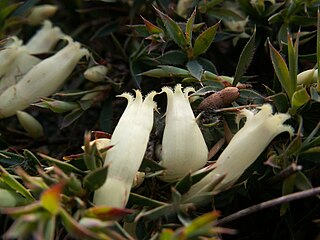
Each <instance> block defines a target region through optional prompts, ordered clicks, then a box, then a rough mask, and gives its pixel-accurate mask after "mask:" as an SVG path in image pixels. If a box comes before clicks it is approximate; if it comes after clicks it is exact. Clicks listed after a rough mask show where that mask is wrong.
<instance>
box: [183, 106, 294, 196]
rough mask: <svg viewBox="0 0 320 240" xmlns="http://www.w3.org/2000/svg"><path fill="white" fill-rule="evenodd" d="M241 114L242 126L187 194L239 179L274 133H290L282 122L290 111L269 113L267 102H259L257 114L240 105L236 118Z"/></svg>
mask: <svg viewBox="0 0 320 240" xmlns="http://www.w3.org/2000/svg"><path fill="white" fill-rule="evenodd" d="M243 116H245V117H246V123H245V125H244V127H242V128H241V129H240V130H239V131H238V132H237V133H236V134H235V135H234V137H233V138H232V139H231V141H230V143H229V145H228V146H227V147H226V149H225V150H224V151H223V152H222V153H221V155H220V157H219V158H218V160H217V161H216V163H214V164H213V167H215V168H214V170H212V171H211V172H210V173H209V174H208V175H207V176H205V177H204V178H203V179H202V180H201V181H199V182H198V183H196V184H195V185H193V186H192V187H191V189H190V190H189V192H188V193H187V194H186V196H187V197H189V196H193V195H195V194H197V193H200V192H210V191H212V190H215V191H222V190H225V189H226V188H228V187H229V186H231V185H232V184H233V183H234V182H236V181H237V180H238V179H239V177H240V176H241V175H242V174H243V172H244V171H245V170H246V169H247V168H248V167H249V166H250V165H251V164H252V163H253V162H254V161H255V160H256V159H257V158H258V156H259V155H260V154H261V153H262V152H263V151H264V150H265V149H266V147H267V146H268V145H269V144H270V142H271V141H272V140H273V139H274V138H275V137H276V136H277V135H278V134H280V133H282V132H289V134H290V135H293V128H292V127H291V126H288V125H284V124H283V123H284V122H285V121H286V120H287V119H289V118H290V115H289V114H283V113H277V114H272V107H271V105H270V104H265V105H263V106H262V107H261V110H260V111H259V112H258V113H257V114H254V113H253V112H252V111H249V110H247V109H244V110H242V111H241V114H240V115H238V118H237V120H238V121H239V120H240V118H241V117H243ZM223 175H225V178H223V180H222V181H221V182H220V183H219V184H218V185H217V186H215V188H214V189H212V188H211V185H210V184H211V183H212V182H214V181H215V180H216V179H218V178H219V177H221V176H223Z"/></svg>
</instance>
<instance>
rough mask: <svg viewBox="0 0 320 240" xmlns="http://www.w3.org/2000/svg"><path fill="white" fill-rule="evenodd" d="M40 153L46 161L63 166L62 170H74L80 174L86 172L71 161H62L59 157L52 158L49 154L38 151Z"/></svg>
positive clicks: (73, 171)
mask: <svg viewBox="0 0 320 240" xmlns="http://www.w3.org/2000/svg"><path fill="white" fill-rule="evenodd" d="M38 155H39V156H40V157H42V158H43V159H44V160H45V161H47V162H49V163H51V164H53V165H56V166H57V167H59V168H61V169H62V170H64V171H66V172H72V173H78V174H81V175H83V174H85V172H84V171H82V170H80V169H79V168H77V167H75V166H73V165H71V164H70V163H67V162H64V161H60V160H58V159H55V158H52V157H50V156H47V155H45V154H43V153H38Z"/></svg>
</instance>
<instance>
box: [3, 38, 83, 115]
mask: <svg viewBox="0 0 320 240" xmlns="http://www.w3.org/2000/svg"><path fill="white" fill-rule="evenodd" d="M68 41H69V43H68V45H67V46H66V47H64V48H63V49H61V50H60V51H59V52H57V53H56V54H55V55H53V56H52V57H49V58H47V59H45V60H43V61H41V62H40V63H39V64H37V65H36V66H34V67H33V68H32V69H31V70H30V71H29V72H28V73H27V74H26V75H24V76H23V78H22V79H21V80H20V81H19V82H18V83H17V84H15V85H12V86H10V87H9V88H7V89H6V90H5V91H4V92H3V93H2V94H1V95H0V118H5V117H10V116H12V115H14V114H15V113H16V112H17V111H18V110H23V109H25V108H26V107H28V106H29V105H30V104H31V103H34V102H35V101H37V100H39V98H40V97H47V96H49V95H51V94H53V93H54V92H55V91H56V90H57V89H58V88H59V87H61V85H62V84H63V83H64V82H65V81H66V79H67V78H68V76H69V75H70V74H71V72H72V71H73V69H74V68H75V66H76V65H77V63H78V61H79V60H80V59H81V58H82V57H83V56H89V51H88V50H87V49H84V48H81V47H80V44H79V43H78V42H74V41H73V40H72V39H71V38H68Z"/></svg>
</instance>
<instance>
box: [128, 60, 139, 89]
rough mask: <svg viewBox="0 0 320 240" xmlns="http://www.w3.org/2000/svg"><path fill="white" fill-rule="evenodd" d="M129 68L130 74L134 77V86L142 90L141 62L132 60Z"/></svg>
mask: <svg viewBox="0 0 320 240" xmlns="http://www.w3.org/2000/svg"><path fill="white" fill-rule="evenodd" d="M129 67H130V72H131V76H132V80H133V83H134V85H135V86H136V87H137V88H140V83H141V81H142V78H141V75H140V73H141V65H140V62H139V61H136V60H134V59H130V61H129Z"/></svg>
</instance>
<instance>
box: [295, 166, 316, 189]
mask: <svg viewBox="0 0 320 240" xmlns="http://www.w3.org/2000/svg"><path fill="white" fill-rule="evenodd" d="M295 186H296V187H297V189H299V190H300V191H304V190H308V189H311V188H313V186H312V183H311V182H310V180H309V179H308V178H307V176H306V175H305V174H304V173H303V172H301V171H299V172H297V173H296V181H295Z"/></svg>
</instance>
